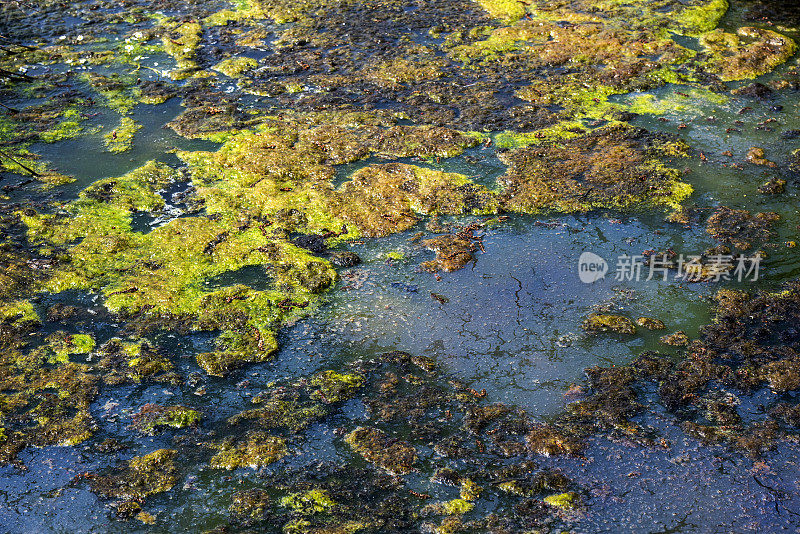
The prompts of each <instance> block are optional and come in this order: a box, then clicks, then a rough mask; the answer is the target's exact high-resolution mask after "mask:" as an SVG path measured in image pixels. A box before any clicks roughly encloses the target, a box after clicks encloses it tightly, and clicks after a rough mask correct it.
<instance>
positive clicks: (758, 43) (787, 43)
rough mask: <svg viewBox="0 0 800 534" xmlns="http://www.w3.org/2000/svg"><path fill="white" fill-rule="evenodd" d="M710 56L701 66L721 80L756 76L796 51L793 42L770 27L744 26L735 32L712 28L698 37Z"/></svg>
mask: <svg viewBox="0 0 800 534" xmlns="http://www.w3.org/2000/svg"><path fill="white" fill-rule="evenodd" d="M700 44H701V45H702V46H703V48H704V49H705V50H706V51H707V52H708V53H709V55H710V58H709V59H708V61H707V62H706V63H705V65H704V68H705V69H706V70H707V71H709V72H713V73H715V74H718V75H719V77H720V78H721V79H722V80H723V81H735V80H745V79H750V78H756V77H758V76H761V75H762V74H766V73H768V72H772V70H773V69H774V68H775V67H777V66H778V65H781V64H783V63H785V62H786V61H787V60H788V59H789V58H791V57H792V56H793V55H794V54H795V52H796V51H797V45H796V44H795V42H794V41H793V40H792V39H790V38H789V37H786V36H784V35H781V34H779V33H777V32H774V31H772V30H766V29H762V28H753V27H750V26H745V27H742V28H738V29H737V30H736V33H726V32H724V31H722V30H715V31H713V32H709V33H706V34H704V35H703V36H701V37H700Z"/></svg>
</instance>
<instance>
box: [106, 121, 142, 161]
mask: <svg viewBox="0 0 800 534" xmlns="http://www.w3.org/2000/svg"><path fill="white" fill-rule="evenodd" d="M141 129H142V125H141V124H137V123H136V122H134V121H133V119H131V118H130V117H122V119H121V120H120V123H119V126H117V127H116V128H114V129H113V130H112V131H110V132H109V133H107V134H106V135H104V136H103V139H104V141H105V144H106V149H107V150H108V151H109V152H113V153H115V154H118V153H120V152H126V151H128V150H130V149H131V147H132V146H133V136H134V135H135V134H136V132H138V131H139V130H141Z"/></svg>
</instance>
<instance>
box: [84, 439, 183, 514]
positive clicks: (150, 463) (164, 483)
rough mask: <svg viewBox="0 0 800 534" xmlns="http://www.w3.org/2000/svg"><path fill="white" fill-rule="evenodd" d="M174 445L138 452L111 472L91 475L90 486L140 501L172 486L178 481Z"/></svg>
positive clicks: (124, 499) (122, 498) (105, 493)
mask: <svg viewBox="0 0 800 534" xmlns="http://www.w3.org/2000/svg"><path fill="white" fill-rule="evenodd" d="M176 454H177V451H175V450H173V449H158V450H157V451H153V452H151V453H150V454H146V455H144V456H136V457H134V458H131V459H130V460H129V461H127V462H124V463H123V464H122V465H120V466H119V467H117V468H115V469H114V470H113V471H112V473H111V474H108V475H95V476H92V477H89V478H88V479H87V480H88V483H89V487H90V488H91V489H92V491H93V492H95V493H97V494H99V495H102V496H103V497H108V498H113V499H120V501H121V502H122V503H125V502H135V503H141V502H142V501H143V500H144V499H145V498H146V497H148V496H150V495H155V494H157V493H163V492H165V491H169V490H170V489H172V486H174V485H175V482H176V481H177V469H176V468H175V465H174V462H175V455H176Z"/></svg>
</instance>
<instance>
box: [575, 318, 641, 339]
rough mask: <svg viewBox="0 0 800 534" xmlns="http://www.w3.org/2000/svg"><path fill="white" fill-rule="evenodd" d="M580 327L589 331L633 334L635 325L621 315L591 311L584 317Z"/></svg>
mask: <svg viewBox="0 0 800 534" xmlns="http://www.w3.org/2000/svg"><path fill="white" fill-rule="evenodd" d="M582 327H583V329H584V330H586V331H587V332H590V333H595V332H609V331H610V332H614V333H616V334H635V333H636V325H635V324H633V321H631V320H630V319H628V318H627V317H623V316H621V315H610V314H599V313H593V314H591V315H589V317H587V318H586V320H585V321H584V322H583V324H582Z"/></svg>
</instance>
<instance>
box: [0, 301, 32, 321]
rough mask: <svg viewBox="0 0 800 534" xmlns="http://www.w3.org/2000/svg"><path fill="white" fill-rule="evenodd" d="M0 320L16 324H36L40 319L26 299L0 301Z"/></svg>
mask: <svg viewBox="0 0 800 534" xmlns="http://www.w3.org/2000/svg"><path fill="white" fill-rule="evenodd" d="M0 322H8V323H11V324H13V325H16V326H24V325H36V324H40V323H41V322H42V321H41V319H40V318H39V314H37V313H36V310H34V309H33V304H32V303H31V302H30V301H28V300H18V301H14V302H3V303H0Z"/></svg>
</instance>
